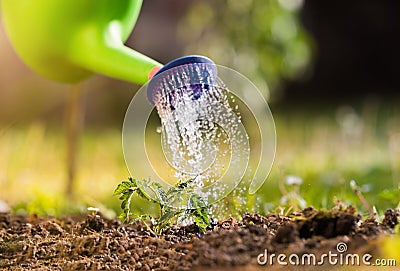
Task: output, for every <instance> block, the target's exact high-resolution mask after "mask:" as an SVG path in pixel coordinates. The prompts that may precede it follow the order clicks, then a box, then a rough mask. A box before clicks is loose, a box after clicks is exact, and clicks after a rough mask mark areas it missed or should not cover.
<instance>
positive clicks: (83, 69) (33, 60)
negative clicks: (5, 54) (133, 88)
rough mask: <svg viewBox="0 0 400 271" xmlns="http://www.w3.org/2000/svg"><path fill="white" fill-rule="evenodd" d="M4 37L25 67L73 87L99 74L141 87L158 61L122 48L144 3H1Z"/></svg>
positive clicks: (108, 0)
mask: <svg viewBox="0 0 400 271" xmlns="http://www.w3.org/2000/svg"><path fill="white" fill-rule="evenodd" d="M0 3H1V6H2V7H1V9H2V13H3V20H4V26H5V29H6V32H7V34H8V36H9V38H10V40H11V43H12V44H13V46H14V48H15V50H16V51H17V53H18V54H19V56H20V57H21V58H22V59H23V60H24V62H25V63H26V64H27V65H28V66H30V67H31V68H32V69H33V70H35V71H36V72H38V73H40V74H42V75H44V76H45V77H48V78H50V79H53V80H57V81H61V82H68V83H74V82H78V81H80V80H83V79H85V78H87V77H89V76H90V75H91V74H93V73H101V74H104V75H107V76H110V77H114V78H117V79H121V80H126V81H130V82H134V83H139V84H144V83H146V82H147V80H148V75H149V73H151V71H152V70H153V69H154V67H157V66H162V65H161V64H160V63H158V62H157V61H155V60H153V59H151V58H149V57H147V56H145V55H143V54H141V53H139V52H137V51H134V50H132V49H131V48H129V47H126V46H125V45H124V42H125V41H126V40H127V38H128V37H129V35H130V33H131V32H132V29H133V27H134V25H135V23H136V19H137V17H138V15H139V11H140V8H141V4H142V0H119V1H115V0H104V1H98V0H85V1H82V0H57V1H54V0H18V1H14V0H4V1H2V2H0Z"/></svg>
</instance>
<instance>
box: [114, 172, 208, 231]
mask: <svg viewBox="0 0 400 271" xmlns="http://www.w3.org/2000/svg"><path fill="white" fill-rule="evenodd" d="M147 191H151V192H152V193H153V195H154V196H155V197H154V198H153V197H151V196H150V195H149V193H148V192H147ZM114 195H118V196H120V197H119V199H120V200H121V201H122V202H121V209H122V213H121V214H120V216H119V218H120V219H121V220H122V221H124V222H128V223H129V222H130V223H135V222H136V221H141V222H143V224H144V225H145V226H146V227H147V229H148V230H149V231H150V232H152V233H153V234H154V235H157V234H160V233H162V232H163V230H164V229H165V228H166V227H168V226H170V225H172V224H173V223H174V222H175V223H177V224H181V223H183V222H185V221H192V222H194V223H195V224H196V226H197V227H198V228H199V230H200V231H202V232H205V231H206V230H207V227H209V226H210V225H211V224H210V218H209V217H210V214H209V207H208V206H207V204H206V203H205V202H204V200H203V198H202V197H201V196H200V195H198V194H197V193H196V192H195V190H194V185H193V180H188V181H180V182H178V183H177V184H176V185H175V186H174V187H171V188H169V189H168V190H164V188H163V187H162V186H161V185H160V184H159V183H157V182H151V181H150V180H142V181H139V180H136V179H133V178H131V177H129V178H128V180H127V181H123V182H121V183H120V184H118V186H117V188H116V189H115V191H114ZM134 195H137V196H139V197H141V198H143V199H145V200H147V201H149V202H151V203H154V204H157V205H158V207H159V210H160V215H159V217H158V218H154V217H152V216H151V215H147V214H145V215H140V216H135V215H133V214H132V212H131V201H132V197H133V196H134ZM176 200H179V201H180V202H187V204H185V205H184V206H183V208H180V209H177V208H173V207H171V205H172V202H174V201H176ZM149 220H150V221H151V226H150V225H149V224H148V223H147V221H149Z"/></svg>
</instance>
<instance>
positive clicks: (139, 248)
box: [0, 207, 399, 271]
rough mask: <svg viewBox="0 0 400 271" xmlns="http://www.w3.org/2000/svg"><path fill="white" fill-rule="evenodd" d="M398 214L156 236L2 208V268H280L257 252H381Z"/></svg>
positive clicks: (310, 215)
mask: <svg viewBox="0 0 400 271" xmlns="http://www.w3.org/2000/svg"><path fill="white" fill-rule="evenodd" d="M398 216H399V213H398V212H396V211H393V210H388V211H387V212H386V214H385V219H384V220H383V222H382V223H379V222H377V221H375V220H374V219H367V220H365V221H361V220H360V219H361V217H360V216H359V215H357V214H356V213H355V210H354V209H352V208H345V209H344V208H335V209H332V210H329V211H318V210H315V209H313V208H312V207H309V208H307V209H305V210H303V211H301V212H296V213H293V214H292V215H290V216H280V215H276V214H270V215H267V216H261V215H257V214H244V215H243V218H242V219H241V220H240V221H237V220H235V219H229V220H226V221H220V222H218V223H215V224H214V225H213V228H212V229H210V230H209V231H207V232H206V233H200V232H198V230H197V227H196V226H195V225H192V226H186V227H178V226H172V227H170V228H168V229H167V230H165V231H164V233H163V234H162V235H161V236H159V237H155V236H152V235H151V233H150V232H149V231H147V230H146V228H145V227H143V226H142V225H141V224H135V225H121V224H120V222H119V221H118V220H107V219H105V218H103V217H101V215H99V214H89V215H86V216H83V215H81V216H69V217H65V218H60V219H55V218H40V217H37V216H34V215H31V216H17V215H11V214H0V268H3V269H4V270H146V271H148V270H158V271H161V270H267V269H268V270H281V269H280V268H279V266H268V267H267V266H260V265H259V264H258V263H257V257H258V255H260V253H264V252H265V250H268V253H296V254H298V255H302V254H304V253H316V254H321V253H323V252H324V251H328V250H332V251H336V249H337V248H336V245H337V244H338V243H340V242H342V243H345V244H346V245H347V246H348V251H357V252H363V253H367V252H368V253H371V254H374V253H375V254H377V253H378V251H377V247H376V246H375V245H374V242H373V240H374V239H376V238H377V237H378V236H379V235H382V234H391V233H392V232H393V228H394V226H395V225H396V224H398V223H399V221H398ZM281 268H283V267H282V266H281ZM285 270H288V269H287V268H286V269H285ZM296 270H297V269H296Z"/></svg>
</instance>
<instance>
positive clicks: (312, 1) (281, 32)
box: [0, 0, 400, 215]
mask: <svg viewBox="0 0 400 271" xmlns="http://www.w3.org/2000/svg"><path fill="white" fill-rule="evenodd" d="M398 10H400V9H399V3H398V2H396V1H374V2H370V3H364V2H362V1H355V2H351V3H348V2H345V1H335V2H333V1H331V2H330V3H319V2H318V1H317V0H243V1H236V0H217V1H215V0H214V1H212V0H207V1H196V0H190V1H189V0H187V1H178V0H145V1H144V5H143V8H142V13H141V15H140V17H139V20H138V23H137V25H136V27H135V29H134V31H133V33H132V35H131V38H130V39H129V40H128V42H127V44H128V45H129V46H130V47H132V48H134V49H136V50H138V51H140V52H143V53H144V54H146V55H148V56H150V57H152V58H154V59H156V60H158V61H161V62H163V63H166V62H168V61H170V60H172V59H174V58H176V57H179V56H182V55H186V54H202V55H206V56H208V57H210V58H211V59H213V60H214V61H215V62H216V63H217V64H220V65H225V66H228V67H231V68H233V69H235V70H238V71H239V72H241V73H243V74H244V75H246V76H247V77H249V78H250V79H251V80H252V81H253V82H254V84H255V85H256V86H257V87H258V88H259V89H260V90H261V91H262V93H263V94H264V96H265V97H266V99H267V100H268V101H269V103H270V107H271V110H272V113H273V115H274V117H275V122H276V128H277V140H278V145H277V153H276V161H275V164H274V166H273V169H272V172H271V175H270V177H269V179H268V181H267V182H266V183H265V185H264V186H263V188H262V189H261V191H259V193H258V194H257V195H256V197H249V198H248V197H245V199H244V200H236V197H234V196H232V197H229V198H228V199H227V200H225V201H224V203H225V204H226V205H227V207H228V208H231V209H238V205H240V206H241V208H239V209H241V210H253V211H260V212H261V213H263V212H267V211H271V210H276V209H279V208H280V206H283V207H285V208H289V207H293V208H295V209H296V208H302V207H305V206H306V205H314V206H315V207H330V206H332V205H333V204H334V201H335V200H337V201H343V202H346V203H349V204H355V205H356V206H358V207H359V208H360V210H361V211H362V212H363V213H367V211H368V209H369V208H370V209H371V208H372V206H376V209H377V210H378V212H379V213H380V214H382V212H383V210H384V209H385V208H388V207H396V206H397V205H398V204H399V199H400V192H399V179H400V107H399V102H400V99H399V95H398V93H399V83H398V79H397V74H398V68H397V67H398V63H399V61H400V57H399V50H398V48H399V37H400V35H399V34H400V31H399V27H400V24H399V23H398V18H400V16H399V15H400V14H399V12H398ZM80 87H81V88H82V101H81V106H82V108H83V110H84V112H85V115H84V121H83V123H82V134H81V138H80V142H79V151H78V153H77V156H78V169H77V176H76V182H75V200H74V203H73V204H71V203H68V202H67V201H66V200H65V197H64V191H65V182H66V179H67V176H66V169H65V159H66V158H65V148H66V147H65V140H66V136H65V126H64V119H65V116H64V115H65V114H64V108H65V100H66V97H67V95H68V92H69V91H70V88H71V86H68V85H63V84H59V83H55V82H52V81H49V80H47V79H45V78H43V77H41V76H39V75H37V74H35V73H34V72H33V71H31V70H30V69H29V68H28V67H27V66H25V64H24V63H22V61H21V60H20V59H19V58H18V56H17V55H16V54H15V52H14V51H13V49H12V48H11V45H10V43H9V41H8V39H7V37H6V34H5V32H4V29H3V28H2V27H1V28H0V201H2V202H3V204H0V207H1V206H2V205H4V206H3V209H6V205H7V206H10V207H12V208H13V209H14V210H16V211H28V212H38V213H42V214H55V215H60V214H63V213H66V212H74V211H82V210H85V208H86V207H87V206H93V207H98V208H100V209H101V210H102V211H103V212H104V213H107V214H109V215H112V214H113V213H114V212H117V211H118V204H119V203H118V199H117V198H115V197H113V196H112V192H113V190H114V188H115V186H116V185H117V184H118V183H119V182H120V181H121V180H122V179H125V178H126V177H127V176H128V175H129V173H128V171H127V169H126V166H125V163H124V158H123V153H122V147H121V128H122V123H123V118H124V114H125V111H126V109H127V107H128V105H129V102H130V100H131V98H132V97H133V95H134V94H135V93H136V91H137V90H138V88H139V86H135V85H132V84H130V83H127V82H122V81H118V80H115V79H111V78H106V77H103V76H101V75H95V76H93V77H92V78H90V79H89V80H87V81H86V82H83V83H82V84H81V86H80ZM133 177H135V176H133ZM351 180H355V184H354V183H353V186H352V187H351V185H350V183H351ZM293 181H294V184H293ZM299 181H301V184H296V183H298V182H299ZM355 186H356V187H355ZM354 190H357V191H359V192H361V193H362V195H363V196H364V197H365V198H366V199H367V202H368V204H369V205H370V206H365V205H363V204H362V202H361V200H360V197H359V195H357V194H356V193H355V192H354ZM142 204H144V203H142V202H138V203H137V206H138V207H143V208H145V206H144V205H142ZM0 211H1V209H0Z"/></svg>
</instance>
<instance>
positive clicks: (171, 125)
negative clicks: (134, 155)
mask: <svg viewBox="0 0 400 271" xmlns="http://www.w3.org/2000/svg"><path fill="white" fill-rule="evenodd" d="M204 74H206V75H207V76H206V77H204ZM210 78H211V79H212V78H216V70H215V68H214V67H213V66H212V65H207V64H199V63H196V64H186V65H182V66H179V67H178V68H175V69H171V70H168V71H167V72H166V74H165V75H163V76H162V78H161V80H158V81H157V82H158V83H157V84H156V88H157V91H156V92H155V93H154V94H153V100H154V102H155V105H156V108H157V112H158V115H159V116H160V118H161V125H162V129H161V130H162V147H163V152H164V155H165V157H166V159H167V161H168V163H169V165H170V166H171V167H172V168H174V169H175V173H174V176H173V177H174V178H176V179H178V180H188V179H191V180H193V182H192V183H193V185H195V186H196V188H198V193H199V194H202V196H203V198H205V199H209V198H210V199H214V198H218V197H219V193H221V192H223V191H224V190H226V189H229V188H230V186H229V185H226V183H224V182H221V183H220V184H218V185H215V183H216V182H218V181H219V180H221V179H222V177H223V176H224V175H226V174H227V173H228V172H229V171H228V169H229V168H231V170H230V172H229V175H230V177H231V178H235V177H234V175H238V174H239V175H240V176H242V175H243V173H244V171H243V169H242V168H243V165H242V164H243V163H245V164H246V166H247V162H246V161H247V160H248V154H249V151H250V150H249V144H248V137H247V134H246V132H245V130H244V128H243V125H242V124H241V119H240V115H239V114H238V111H237V106H236V107H234V108H235V109H236V111H235V110H234V109H232V107H231V105H230V102H231V103H232V102H234V100H233V99H231V100H229V98H228V94H229V90H228V89H227V88H226V86H225V84H224V83H223V82H222V81H221V80H219V79H216V80H214V79H212V80H211V79H210ZM239 154H240V155H239ZM243 158H245V159H243ZM232 181H233V182H234V180H232ZM212 184H214V186H213V187H212V188H211V186H212ZM206 186H210V189H209V191H207V192H205V191H204V187H206Z"/></svg>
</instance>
